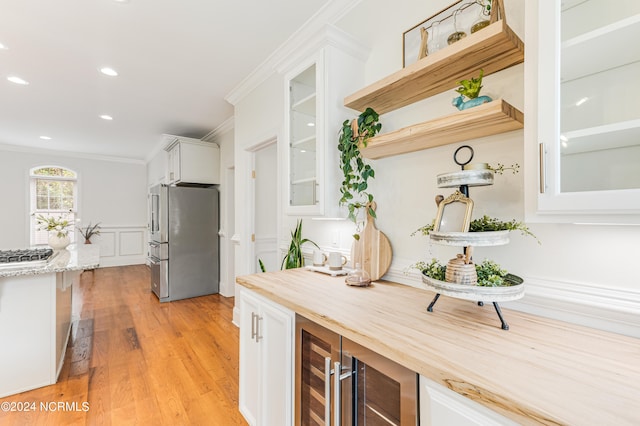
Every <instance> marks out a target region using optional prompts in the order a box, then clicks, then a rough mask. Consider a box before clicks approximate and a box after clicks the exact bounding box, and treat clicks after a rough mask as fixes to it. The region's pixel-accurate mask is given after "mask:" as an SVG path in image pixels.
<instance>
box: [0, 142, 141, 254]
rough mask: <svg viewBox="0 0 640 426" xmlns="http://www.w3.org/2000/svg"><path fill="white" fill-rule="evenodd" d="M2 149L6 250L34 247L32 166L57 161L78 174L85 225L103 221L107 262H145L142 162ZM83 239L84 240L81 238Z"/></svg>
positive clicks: (0, 218) (0, 240) (0, 214)
mask: <svg viewBox="0 0 640 426" xmlns="http://www.w3.org/2000/svg"><path fill="white" fill-rule="evenodd" d="M15 149H16V148H15V147H9V146H3V147H0V170H1V171H2V172H1V176H2V179H0V193H1V194H2V205H3V207H2V208H1V209H0V222H1V223H10V224H12V226H5V227H3V230H2V233H1V234H0V249H16V248H24V247H28V246H29V213H30V211H29V209H30V205H29V170H30V169H31V168H33V167H35V166H40V165H56V166H62V167H65V168H69V169H71V170H74V171H76V172H77V173H78V217H79V219H80V220H81V224H88V223H89V222H92V223H96V222H100V223H101V226H102V228H103V229H102V235H100V236H97V237H94V238H92V241H93V242H94V243H98V244H100V245H101V265H103V266H107V265H108V266H113V265H125V264H137V263H143V262H144V258H145V257H146V237H145V233H144V229H145V227H146V185H145V182H146V177H145V166H144V164H142V162H134V161H126V160H123V161H112V160H106V159H100V158H99V157H88V156H80V155H77V156H74V154H66V155H62V154H60V153H55V152H46V151H44V152H43V151H42V150H40V151H38V152H33V151H29V150H15ZM80 242H82V241H80Z"/></svg>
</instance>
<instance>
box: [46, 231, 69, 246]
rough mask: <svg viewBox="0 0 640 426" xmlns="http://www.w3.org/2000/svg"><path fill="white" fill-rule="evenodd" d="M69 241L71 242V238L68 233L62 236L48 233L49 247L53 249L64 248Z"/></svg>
mask: <svg viewBox="0 0 640 426" xmlns="http://www.w3.org/2000/svg"><path fill="white" fill-rule="evenodd" d="M69 243H71V239H70V238H69V235H65V236H64V237H58V234H57V233H55V232H54V233H51V234H49V247H51V248H52V249H54V250H62V249H64V248H66V247H67V246H68V245H69Z"/></svg>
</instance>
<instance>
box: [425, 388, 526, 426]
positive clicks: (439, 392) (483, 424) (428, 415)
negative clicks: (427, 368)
mask: <svg viewBox="0 0 640 426" xmlns="http://www.w3.org/2000/svg"><path fill="white" fill-rule="evenodd" d="M419 394H420V426H450V425H459V426H463V425H464V426H509V425H513V426H515V425H517V424H518V423H516V422H514V421H512V420H510V419H508V418H506V417H504V416H501V415H500V414H498V413H496V412H494V411H491V410H490V409H488V408H487V407H485V406H483V405H480V404H478V403H477V402H475V401H472V400H470V399H468V398H465V397H464V396H462V395H460V394H458V393H456V392H454V391H452V390H450V389H447V388H445V387H444V386H441V385H438V384H437V383H435V382H433V381H431V380H429V379H427V378H425V377H423V376H420V392H419Z"/></svg>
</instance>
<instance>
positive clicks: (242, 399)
mask: <svg viewBox="0 0 640 426" xmlns="http://www.w3.org/2000/svg"><path fill="white" fill-rule="evenodd" d="M239 305H240V383H239V387H240V395H239V401H238V405H239V408H240V412H241V413H242V415H243V416H244V418H245V419H246V420H247V423H249V424H250V425H258V424H259V423H258V407H259V405H260V367H261V366H260V344H259V343H258V341H256V338H255V336H256V322H257V319H256V318H257V317H256V316H257V315H259V314H260V302H259V300H258V299H257V298H256V297H255V296H254V295H253V294H251V292H249V291H245V290H242V291H241V292H240V304H239Z"/></svg>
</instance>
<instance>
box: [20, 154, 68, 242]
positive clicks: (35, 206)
mask: <svg viewBox="0 0 640 426" xmlns="http://www.w3.org/2000/svg"><path fill="white" fill-rule="evenodd" d="M30 176H31V218H30V224H31V225H30V228H31V232H30V234H31V238H30V240H31V245H38V244H47V241H48V238H49V235H48V233H47V231H39V230H38V223H37V222H36V216H39V215H42V216H44V217H52V216H53V217H59V216H60V217H62V218H64V219H67V220H69V221H73V220H74V219H75V217H76V208H77V202H76V200H77V196H76V193H77V189H76V187H77V182H78V175H77V173H76V172H74V171H73V170H69V169H65V168H64V167H58V166H39V167H34V168H33V169H31V171H30ZM74 229H75V228H74V227H73V226H71V227H70V228H69V231H70V232H69V236H70V237H71V241H74Z"/></svg>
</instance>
